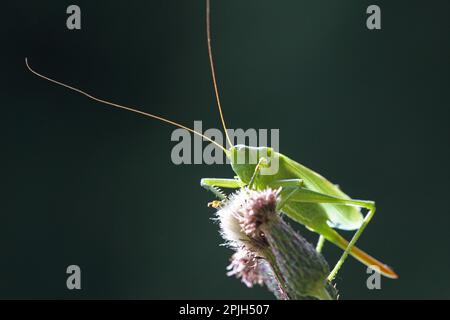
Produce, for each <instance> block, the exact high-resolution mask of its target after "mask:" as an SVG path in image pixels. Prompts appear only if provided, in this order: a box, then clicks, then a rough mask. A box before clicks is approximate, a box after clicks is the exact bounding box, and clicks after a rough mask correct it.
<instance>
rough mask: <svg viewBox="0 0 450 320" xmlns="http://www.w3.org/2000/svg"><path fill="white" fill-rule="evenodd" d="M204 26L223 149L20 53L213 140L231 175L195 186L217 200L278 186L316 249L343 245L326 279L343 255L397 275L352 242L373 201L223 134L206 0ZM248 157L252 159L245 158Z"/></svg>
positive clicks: (285, 205)
mask: <svg viewBox="0 0 450 320" xmlns="http://www.w3.org/2000/svg"><path fill="white" fill-rule="evenodd" d="M206 30H207V47H208V54H209V62H210V67H211V74H212V80H213V86H214V91H215V95H216V101H217V106H218V110H219V115H220V119H221V122H222V126H223V129H224V131H225V135H226V137H227V141H228V143H229V145H230V148H229V149H226V148H224V147H223V146H222V145H220V144H218V143H217V142H216V141H214V140H212V139H211V138H209V137H206V136H204V135H202V134H201V133H199V132H197V131H195V130H193V129H191V128H189V127H187V126H184V125H182V124H179V123H177V122H174V121H171V120H169V119H167V118H164V117H161V116H158V115H154V114H151V113H147V112H143V111H141V110H139V109H136V108H132V107H128V106H124V105H121V104H117V103H113V102H110V101H107V100H103V99H99V98H97V97H95V96H93V95H91V94H89V93H87V92H85V91H83V90H80V89H78V88H75V87H72V86H70V85H67V84H65V83H63V82H60V81H57V80H54V79H52V78H50V77H47V76H45V75H43V74H41V73H38V72H37V71H35V70H34V69H33V68H31V66H30V65H29V63H28V60H27V59H26V58H25V64H26V66H27V68H28V70H29V71H30V72H32V73H33V74H35V75H36V76H38V77H40V78H43V79H45V80H47V81H50V82H52V83H54V84H57V85H60V86H63V87H65V88H68V89H70V90H73V91H76V92H78V93H80V94H82V95H84V96H86V97H88V98H89V99H92V100H95V101H97V102H99V103H102V104H106V105H109V106H112V107H115V108H119V109H124V110H127V111H131V112H134V113H137V114H140V115H143V116H146V117H149V118H153V119H156V120H159V121H162V122H165V123H168V124H170V125H173V126H176V127H179V128H182V129H185V130H188V131H189V132H191V133H193V134H196V135H199V136H201V137H202V138H203V139H205V140H207V141H209V142H210V143H213V144H214V145H216V146H217V147H218V148H220V149H221V150H222V151H223V152H224V153H225V154H226V156H227V158H228V159H229V160H230V163H231V168H232V169H233V171H234V173H235V174H236V176H235V178H232V179H221V178H204V179H202V180H201V186H203V187H204V188H206V189H208V190H210V191H212V192H213V193H214V194H216V195H217V196H218V197H219V198H221V199H223V198H224V195H223V193H222V192H220V189H218V188H231V189H237V188H243V187H248V188H254V189H257V190H263V189H266V188H274V189H277V188H281V193H280V197H281V201H280V203H279V206H278V209H279V210H280V211H281V212H283V213H285V214H286V215H287V216H288V217H289V218H291V219H292V220H294V221H296V222H298V223H301V224H303V225H304V226H305V227H306V228H308V229H309V230H311V231H313V232H316V233H318V234H319V235H320V238H319V243H318V246H317V248H318V250H319V251H320V250H321V248H322V245H323V243H324V240H325V239H326V240H328V241H329V242H331V243H333V244H335V245H337V246H338V247H340V248H341V249H343V250H344V253H343V254H342V257H341V258H340V259H339V261H338V262H337V264H336V266H335V267H334V268H333V270H332V271H331V273H330V275H329V277H328V280H330V281H331V280H333V279H334V277H335V276H336V274H337V272H338V270H339V269H340V267H341V266H342V265H343V263H344V261H345V259H346V258H347V256H348V255H352V256H353V257H354V258H356V259H357V260H359V261H360V262H362V263H363V264H365V265H367V266H370V267H372V268H374V269H375V270H376V271H379V272H380V273H381V274H383V275H384V276H386V277H389V278H393V279H396V278H398V276H397V274H396V273H395V272H394V271H393V270H392V269H391V268H390V267H388V266H387V265H385V264H384V263H382V262H380V261H378V260H377V259H375V258H373V257H371V256H370V255H368V254H367V253H365V252H364V251H362V250H360V249H358V248H357V247H356V246H355V243H356V241H357V240H358V239H359V237H360V236H361V234H362V232H363V231H364V229H365V228H366V226H367V225H368V223H369V222H370V220H371V219H372V217H373V215H374V214H375V203H374V202H373V201H366V200H355V199H351V198H350V197H349V196H347V195H346V194H345V193H344V192H342V191H341V190H340V188H339V187H337V186H336V185H334V184H332V183H331V182H329V181H328V180H327V179H325V178H324V177H323V176H321V175H319V174H318V173H316V172H314V171H313V170H311V169H308V168H307V167H305V166H303V165H301V164H300V163H298V162H296V161H294V160H292V159H290V158H288V157H287V156H285V155H283V154H281V153H278V152H276V151H275V150H273V149H272V148H268V147H252V146H245V145H233V143H232V141H231V140H230V138H229V136H228V133H227V128H226V125H225V119H224V116H223V111H222V106H221V102H220V97H219V90H218V86H217V80H216V74H215V69H214V61H213V55H212V48H211V31H210V0H206ZM252 157H253V159H256V161H250V159H251V158H252ZM275 158H276V159H277V161H278V170H277V172H276V173H274V174H261V171H262V170H263V169H264V168H265V167H267V166H269V165H270V161H271V159H275ZM242 159H248V160H249V161H242ZM360 208H365V209H367V210H368V213H367V214H366V216H365V217H363V215H362V213H361V211H360ZM334 229H342V230H356V232H355V234H354V235H353V238H352V239H351V241H350V242H348V241H347V240H345V239H344V238H343V237H342V236H341V235H339V233H338V232H337V231H336V230H334Z"/></svg>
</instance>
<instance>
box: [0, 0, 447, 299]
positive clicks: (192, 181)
mask: <svg viewBox="0 0 450 320" xmlns="http://www.w3.org/2000/svg"><path fill="white" fill-rule="evenodd" d="M72 3H76V4H78V5H80V6H81V9H82V30H81V31H69V30H67V29H66V27H65V21H66V16H67V15H66V13H65V10H66V8H67V6H68V5H69V4H72ZM370 4H378V5H380V6H381V9H382V30H381V31H369V30H367V29H366V26H365V20H366V14H365V10H366V8H367V6H368V5H370ZM212 5H213V16H212V19H213V33H214V39H213V40H214V41H213V42H214V50H215V57H216V61H217V72H218V78H219V81H220V87H221V92H222V98H223V105H224V107H225V115H226V118H227V121H228V124H229V126H230V127H233V128H280V135H281V146H280V148H281V151H282V152H283V153H284V154H286V155H289V156H290V157H291V158H293V159H295V160H297V161H299V162H301V163H303V164H305V165H307V166H309V167H311V168H313V169H315V170H316V171H318V172H320V173H322V174H323V175H325V176H326V177H328V178H329V179H330V180H332V181H333V182H336V183H339V184H340V185H341V187H342V188H343V189H344V190H345V191H346V192H347V193H349V194H350V195H352V196H353V197H355V198H362V199H371V200H375V201H376V202H377V206H378V211H377V215H376V216H375V218H374V220H373V222H372V223H371V224H370V226H369V227H368V228H367V231H366V232H365V233H364V235H363V237H362V238H361V240H360V242H359V245H360V247H362V248H364V249H365V250H367V251H368V252H369V253H371V254H373V255H374V256H376V257H379V258H380V259H382V260H383V261H385V262H386V263H388V264H390V265H392V266H393V267H394V268H395V269H396V271H398V273H399V275H400V279H399V280H396V281H393V280H387V279H383V280H382V290H379V291H369V290H368V289H367V288H366V278H367V274H366V269H365V267H364V266H363V265H361V264H359V263H357V262H356V261H355V260H353V259H349V260H348V262H347V263H346V264H345V265H344V268H343V269H342V271H341V272H340V273H339V276H338V279H337V284H338V288H339V289H340V290H341V294H342V298H345V299H351V298H356V299H360V298H369V299H379V298H450V286H449V284H450V277H449V276H448V271H449V269H450V254H449V244H450V235H449V231H448V227H449V222H450V214H449V210H448V207H447V199H448V198H449V197H450V195H449V187H448V184H449V172H450V170H449V169H448V164H449V158H450V153H449V144H448V137H449V124H448V121H449V115H450V114H449V113H450V112H449V102H450V93H449V84H450V81H449V80H450V79H449V77H450V72H449V71H450V70H449V69H450V68H449V67H450V65H449V58H450V44H449V32H448V31H449V30H450V28H449V27H450V26H449V24H450V23H449V18H448V15H449V12H450V10H449V9H450V4H449V2H448V1H446V0H439V1H438V0H435V1H424V0H422V1H375V2H373V1H360V0H358V1H357V0H353V1H349V0H346V1H334V0H327V1H317V0H314V1H312V0H311V1H299V0H295V1H294V0H292V1H273V0H272V1H268V0H265V1H262V0H252V1H243V0H240V1H238V0H233V1H231V0H213V4H212ZM2 6H3V11H2V17H1V21H2V22H1V28H0V33H1V59H0V64H1V65H0V74H1V76H0V81H1V83H0V85H1V89H0V90H1V97H0V98H1V100H0V101H1V102H0V103H1V118H0V119H1V162H2V163H1V170H2V179H1V181H2V183H1V186H2V192H1V207H0V214H1V223H0V248H1V250H0V297H1V298H183V299H184V298H192V299H197V298H206V299H212V298H214V299H216V298H226V299H228V298H272V295H271V294H269V293H267V292H266V291H265V290H264V289H261V288H254V289H247V288H245V286H244V285H243V284H241V283H240V282H239V281H238V280H236V279H233V278H228V277H227V276H226V275H225V272H226V270H225V267H226V265H227V264H228V259H229V256H230V254H231V251H230V250H228V249H226V248H224V247H220V246H219V244H220V243H221V242H222V240H221V238H220V237H219V234H218V227H217V225H215V224H214V223H213V221H211V219H210V218H211V217H212V215H213V210H212V209H210V208H207V207H206V204H207V202H208V201H210V200H211V199H212V194H210V193H208V192H206V191H205V190H203V189H201V188H200V185H199V180H200V178H202V177H231V176H232V175H233V172H232V171H231V169H230V168H229V167H226V166H219V165H216V166H206V165H195V166H194V165H190V166H175V165H173V164H172V163H171V161H170V151H171V148H172V147H173V145H174V143H173V142H171V141H170V134H171V132H172V130H173V128H171V127H169V126H167V125H164V124H160V123H158V122H155V121H152V120H148V119H145V118H143V117H140V116H137V115H134V114H131V113H127V112H123V111H119V110H114V109H111V108H109V107H106V106H103V105H99V104H96V103H94V102H92V101H89V100H87V99H86V98H84V97H82V96H80V95H77V94H74V93H73V92H70V91H68V90H65V89H63V88H61V87H56V86H54V85H52V84H50V83H47V82H45V81H42V80H40V79H38V78H36V77H34V76H33V75H31V74H30V73H28V72H27V71H26V69H25V65H24V57H25V56H28V57H29V59H30V62H31V64H32V65H33V66H34V67H35V68H36V69H37V70H39V71H41V72H43V73H46V74H48V75H51V76H52V77H55V78H57V79H59V80H63V81H65V82H68V83H70V84H72V85H75V86H78V87H81V88H84V89H86V90H88V91H90V92H92V93H95V94H96V95H98V96H100V97H104V98H108V99H111V100H113V101H116V102H119V103H124V104H129V105H134V106H139V107H140V108H141V109H142V110H145V111H149V112H153V113H156V114H160V115H165V116H167V117H170V118H171V119H173V120H176V121H180V122H182V123H185V124H188V125H190V126H191V125H192V123H193V120H200V119H201V120H203V121H204V127H205V128H208V127H219V119H218V115H217V112H216V109H215V105H214V96H213V90H212V84H211V79H210V73H209V69H208V67H209V66H208V60H207V51H206V42H205V22H204V19H205V9H204V1H185V0H182V1H181V0H178V1H175V0H170V1H168V0H159V1H134V0H133V1H131V0H130V1H75V2H73V1H70V2H69V1H27V2H21V3H20V4H19V3H16V4H11V3H9V4H6V3H5V4H3V5H2ZM300 231H301V232H302V234H304V235H305V236H307V237H308V238H309V239H311V240H315V239H316V236H315V235H310V234H309V232H307V231H305V230H304V229H302V228H301V229H300ZM345 235H346V236H347V237H349V236H350V234H345ZM338 254H340V251H339V250H337V249H335V248H334V247H332V246H331V245H328V246H327V247H326V248H325V255H326V257H327V259H328V260H329V261H330V264H331V263H333V262H335V261H336V259H337V257H338ZM70 264H77V265H79V266H80V267H81V268H82V287H83V289H82V290H81V291H78V292H74V291H69V290H67V289H66V287H65V281H66V276H67V275H66V273H65V270H66V267H67V266H68V265H70Z"/></svg>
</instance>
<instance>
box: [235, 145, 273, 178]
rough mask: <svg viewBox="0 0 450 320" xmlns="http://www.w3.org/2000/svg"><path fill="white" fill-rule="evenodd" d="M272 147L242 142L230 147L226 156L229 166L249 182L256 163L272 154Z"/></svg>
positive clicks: (260, 162) (261, 161)
mask: <svg viewBox="0 0 450 320" xmlns="http://www.w3.org/2000/svg"><path fill="white" fill-rule="evenodd" d="M272 152H273V149H272V148H268V147H251V146H246V145H242V144H238V145H235V146H233V147H231V148H230V150H229V154H227V157H228V158H229V159H230V163H231V167H232V168H233V171H234V172H235V173H236V175H237V176H239V178H240V179H241V181H242V182H244V183H250V181H251V179H252V177H253V175H254V173H255V171H256V166H258V164H262V163H263V162H264V161H265V160H266V159H269V158H270V157H271V156H272Z"/></svg>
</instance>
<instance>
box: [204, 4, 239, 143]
mask: <svg viewBox="0 0 450 320" xmlns="http://www.w3.org/2000/svg"><path fill="white" fill-rule="evenodd" d="M206 36H207V39H208V56H209V64H210V66H211V74H212V79H213V84H214V91H215V92H216V100H217V107H218V108H219V114H220V120H221V121H222V126H223V130H224V131H225V136H226V137H227V141H228V143H229V144H230V148H231V147H232V146H233V143H232V142H231V140H230V137H229V136H228V132H227V126H226V125H225V119H224V117H223V111H222V105H221V103H220V96H219V89H218V87H217V80H216V71H215V68H214V59H213V54H212V48H211V3H210V0H206Z"/></svg>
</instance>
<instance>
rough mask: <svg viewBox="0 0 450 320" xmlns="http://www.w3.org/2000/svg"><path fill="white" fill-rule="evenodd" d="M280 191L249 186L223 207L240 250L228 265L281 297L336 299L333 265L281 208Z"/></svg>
mask: <svg viewBox="0 0 450 320" xmlns="http://www.w3.org/2000/svg"><path fill="white" fill-rule="evenodd" d="M279 193H280V190H273V189H266V190H263V191H256V190H250V189H247V188H243V189H241V190H239V191H238V192H236V193H234V194H232V195H231V196H230V197H229V199H228V200H227V201H226V202H225V203H224V205H223V206H222V207H221V208H220V209H219V211H218V212H217V218H218V221H219V224H220V229H221V234H222V236H223V238H224V239H225V240H226V244H227V245H228V246H229V247H231V248H233V249H234V250H236V251H237V252H236V253H235V254H234V255H233V258H232V262H231V264H230V266H229V267H228V269H229V270H230V271H229V272H228V275H230V276H231V275H235V276H237V277H238V278H240V279H241V280H242V282H244V284H246V285H247V286H248V287H251V286H253V285H254V284H262V283H265V284H266V285H267V287H268V288H269V289H270V290H272V291H273V292H274V293H275V295H276V296H277V298H279V299H310V298H315V299H333V298H336V296H337V293H336V290H335V289H334V287H332V286H330V285H329V283H328V281H327V280H326V278H327V275H328V273H329V268H328V264H327V262H326V261H325V259H324V258H323V256H322V255H321V254H320V253H318V252H317V251H316V250H315V248H314V247H313V246H312V245H311V244H310V243H308V242H307V241H306V240H305V239H304V238H303V237H301V236H300V235H299V234H298V233H297V232H296V231H295V230H294V229H292V227H291V226H290V225H288V224H287V223H286V222H285V221H284V220H283V219H282V218H281V216H280V214H279V212H277V210H276V207H277V204H278V202H279V200H280V199H279Z"/></svg>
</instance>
